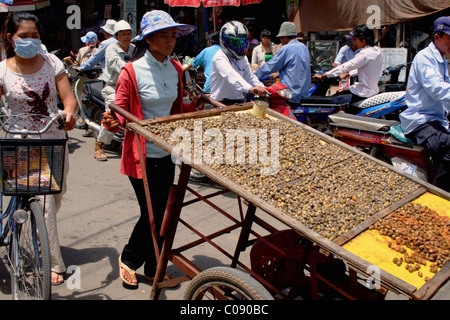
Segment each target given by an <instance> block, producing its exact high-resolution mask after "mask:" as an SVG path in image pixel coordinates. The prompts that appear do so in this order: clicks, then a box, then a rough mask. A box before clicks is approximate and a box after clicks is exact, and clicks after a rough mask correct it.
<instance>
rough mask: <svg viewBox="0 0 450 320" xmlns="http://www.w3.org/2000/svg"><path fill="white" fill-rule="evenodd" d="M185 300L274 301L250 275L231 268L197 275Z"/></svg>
mask: <svg viewBox="0 0 450 320" xmlns="http://www.w3.org/2000/svg"><path fill="white" fill-rule="evenodd" d="M184 299H185V300H273V297H272V295H271V294H270V293H269V292H268V291H267V290H266V288H264V286H263V285H262V284H260V283H259V282H258V281H256V280H255V279H254V278H252V277H251V276H250V275H249V274H248V273H245V272H243V271H240V270H237V269H234V268H231V267H214V268H210V269H207V270H205V271H202V272H200V273H199V274H198V275H196V276H195V277H194V278H193V279H192V281H191V283H190V285H189V287H188V288H187V290H186V293H185V295H184Z"/></svg>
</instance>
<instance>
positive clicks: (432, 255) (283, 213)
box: [112, 103, 450, 299]
mask: <svg viewBox="0 0 450 320" xmlns="http://www.w3.org/2000/svg"><path fill="white" fill-rule="evenodd" d="M252 106H253V105H252V104H251V103H247V104H244V105H242V106H230V107H224V108H217V109H213V110H204V111H199V112H195V113H187V114H180V115H174V116H170V117H166V118H160V119H152V120H142V121H138V119H136V118H133V117H128V115H127V114H126V113H124V112H123V110H121V109H120V108H117V107H116V106H114V105H113V106H112V110H113V111H115V112H118V113H121V114H122V115H123V116H125V117H127V118H128V119H130V121H133V120H134V122H130V123H128V126H127V128H128V129H129V130H131V131H134V132H135V134H136V136H137V137H139V138H140V139H142V138H145V139H146V140H149V141H152V142H154V143H156V144H157V145H159V146H160V147H161V148H163V149H165V150H166V151H169V152H171V153H172V154H173V155H174V156H175V157H176V158H178V159H179V160H181V170H180V174H179V177H178V181H177V183H176V184H174V186H173V189H172V192H171V195H170V198H169V203H168V206H167V209H166V215H165V218H164V222H163V226H162V231H161V234H162V235H163V236H164V238H165V241H164V245H163V248H162V250H161V253H158V268H157V273H156V276H155V283H154V285H153V289H152V293H151V298H152V299H158V297H159V294H160V291H161V290H162V288H164V287H165V286H167V285H169V284H173V283H174V282H180V281H187V280H192V279H193V280H192V283H191V287H190V288H189V289H188V292H189V294H188V295H187V296H186V298H192V299H194V298H195V299H201V298H202V295H203V294H206V292H209V291H211V292H214V297H215V298H217V295H218V294H220V295H221V298H223V299H226V298H227V297H228V296H227V292H229V291H228V290H225V289H224V288H223V285H217V284H215V283H214V281H209V282H208V281H206V282H205V281H202V282H201V283H200V282H199V281H196V280H197V279H198V278H199V277H200V278H201V275H202V274H203V273H204V272H207V271H208V270H201V268H199V267H198V266H197V265H195V263H193V262H192V261H190V260H189V259H188V258H187V257H186V256H185V255H184V254H183V252H184V251H185V250H188V249H190V248H193V247H195V246H199V245H201V244H204V243H208V244H209V245H212V246H213V247H214V248H215V249H217V251H218V253H220V254H223V255H225V256H226V257H227V258H229V260H230V264H229V266H230V268H233V269H239V270H243V271H245V272H246V273H248V274H249V275H251V279H252V281H254V279H256V281H257V282H258V283H260V284H262V285H263V289H262V288H259V292H262V291H265V290H267V292H265V293H269V294H270V295H271V296H273V297H274V298H276V299H292V298H295V297H296V295H298V294H299V292H301V291H302V288H308V290H307V291H308V292H309V294H310V295H311V297H312V298H313V299H318V298H319V296H320V295H319V292H322V291H323V290H328V291H330V290H331V291H333V292H336V293H338V294H340V295H341V296H343V297H345V298H348V299H380V298H381V299H382V298H383V296H384V294H385V293H386V291H387V290H392V291H394V292H396V293H400V294H404V295H406V296H408V297H409V298H411V299H429V298H431V297H432V296H433V295H434V294H435V293H436V292H437V291H438V290H439V288H440V287H441V286H442V285H443V284H445V283H446V282H447V281H448V278H449V276H450V264H449V263H448V260H449V250H450V247H449V238H448V227H449V221H450V205H449V203H450V202H449V200H450V196H449V194H448V193H446V192H444V191H442V190H440V189H438V188H436V187H434V186H432V185H430V184H427V183H424V182H423V181H421V180H419V179H416V178H414V177H412V176H409V175H406V174H404V173H403V172H401V171H399V170H397V169H395V168H393V167H392V166H388V165H386V164H385V163H383V162H381V161H378V160H377V159H375V158H372V157H370V156H368V155H366V154H364V153H362V152H359V151H358V150H356V149H353V148H351V147H349V146H348V145H346V144H343V143H340V142H339V141H338V140H336V139H334V138H331V137H329V136H327V135H324V134H322V133H320V132H318V131H316V130H313V129H312V128H309V127H307V126H305V125H303V124H302V123H300V122H297V121H294V120H292V119H289V118H287V117H285V116H283V115H281V114H279V113H276V112H273V111H271V110H267V115H266V116H265V117H255V116H254V115H253V113H252ZM199 126H201V129H199V128H200V127H199ZM233 130H234V131H233ZM242 130H243V134H244V140H240V142H237V143H235V144H234V147H232V148H231V149H232V150H233V154H234V155H235V156H236V157H235V158H234V160H233V161H232V160H230V159H229V158H227V161H218V159H219V158H217V157H218V156H219V157H220V156H221V154H220V153H221V151H220V150H228V151H230V149H226V147H227V146H224V145H223V144H222V145H220V143H219V146H218V145H217V144H215V145H214V146H215V147H213V146H212V145H211V144H210V142H211V139H209V140H208V139H206V141H205V140H203V141H202V142H201V143H200V144H198V140H196V139H192V140H190V139H189V137H192V138H193V137H194V136H196V137H197V139H198V134H201V136H202V137H206V136H208V137H209V138H211V137H212V136H215V137H221V138H223V135H224V134H229V133H230V132H231V131H233V132H234V133H235V134H236V132H239V133H242ZM248 130H250V131H248ZM259 130H262V131H259ZM264 132H265V133H264ZM255 133H256V134H257V136H258V138H259V139H262V140H264V139H265V142H267V144H265V146H266V147H267V146H270V151H268V149H265V151H264V152H267V153H266V155H267V154H272V155H276V157H273V158H270V157H269V158H265V159H262V158H259V162H258V160H255V158H252V152H257V153H258V154H259V156H260V157H261V156H262V153H260V152H261V148H262V147H263V146H264V144H257V147H256V148H257V150H255V149H254V148H255V144H253V145H252V144H251V143H250V141H251V137H253V136H254V135H255ZM191 134H192V136H191ZM265 134H266V135H265ZM205 135H206V136H205ZM180 136H181V137H184V138H185V139H184V141H185V142H186V141H189V143H188V144H182V145H180V140H179V138H180ZM176 137H178V138H177V139H178V140H177V139H175V138H176ZM269 137H270V138H269ZM225 140H226V139H225ZM225 140H223V141H225ZM262 140H261V141H262ZM194 141H197V142H196V143H194ZM208 141H209V142H208ZM217 141H219V140H216V142H217ZM226 141H228V140H226ZM237 141H238V140H237ZM245 141H247V144H246V143H245ZM261 141H260V142H261ZM191 143H192V144H191ZM180 146H182V147H180ZM190 147H194V148H195V147H197V148H199V149H197V152H198V151H201V152H203V153H202V155H201V161H199V160H200V159H197V161H195V159H194V157H198V156H199V154H198V153H197V152H194V151H193V150H194V149H189V148H190ZM228 147H230V146H228ZM212 150H213V152H212ZM234 151H236V153H234ZM271 152H272V153H271ZM228 155H229V154H228ZM238 155H242V156H244V155H245V156H246V157H247V158H246V159H247V162H246V161H243V160H242V158H241V160H239V157H238ZM244 158H245V157H244ZM252 159H253V160H252ZM239 161H243V162H239ZM191 168H193V169H195V170H198V171H200V172H202V173H203V174H205V175H207V176H208V177H209V178H211V179H213V180H214V181H215V182H216V183H218V184H220V185H221V186H223V188H224V189H223V190H220V191H218V192H215V193H214V194H209V195H201V194H199V193H198V192H195V191H194V190H193V189H192V188H190V187H189V185H188V177H189V172H190V170H191ZM144 179H145V177H144ZM227 191H231V192H233V193H234V194H235V195H236V197H237V202H238V203H237V206H238V208H239V215H238V216H237V217H236V216H233V215H231V214H230V213H228V212H226V211H225V210H224V209H223V208H219V207H217V206H216V205H214V203H213V198H214V196H217V195H219V194H223V193H224V192H227ZM187 192H189V193H192V194H193V195H195V197H196V198H197V199H196V200H190V201H185V196H186V193H187ZM199 202H201V203H205V204H207V205H208V206H210V207H211V208H212V209H214V210H215V211H217V212H218V213H220V214H221V215H223V216H224V217H225V218H226V220H227V221H229V223H223V224H221V225H220V226H218V227H220V228H219V229H218V230H210V232H209V233H206V234H205V233H202V232H200V231H199V230H198V228H196V225H195V222H194V223H190V222H188V221H187V220H186V219H185V217H183V210H182V208H183V207H184V206H186V205H195V204H196V203H199ZM245 206H247V209H246V210H244V207H245ZM149 211H150V212H149V214H150V215H151V214H152V213H151V210H149ZM417 211H420V212H422V213H423V212H425V211H426V212H427V215H428V214H430V217H428V220H427V221H428V222H426V223H427V224H430V226H431V230H434V231H436V232H437V233H439V235H440V236H439V237H438V236H437V234H434V237H433V241H435V242H437V243H438V244H436V245H430V244H429V243H428V240H427V239H428V238H429V237H432V235H431V234H423V233H422V234H421V235H416V237H415V238H414V239H409V238H408V237H407V236H406V235H404V234H403V233H404V232H406V234H414V232H412V231H411V230H406V229H407V226H402V227H401V228H400V227H399V230H396V228H395V222H392V221H391V219H399V218H397V217H396V216H397V215H398V214H401V215H405V214H406V217H405V216H403V218H400V219H403V220H408V221H415V220H414V219H415V218H414V217H415V215H416V212H417ZM405 212H406V213H405ZM423 215H425V214H424V213H423ZM271 219H272V220H273V219H274V220H276V221H277V224H275V223H272V222H270V220H271ZM150 220H151V221H152V219H150ZM394 221H395V220H394ZM417 223H420V222H417ZM422 223H424V222H422ZM180 224H182V225H184V226H186V227H188V228H189V229H190V230H192V232H193V233H195V234H196V235H197V236H198V239H197V240H194V241H192V242H189V243H185V244H183V245H181V246H178V247H174V239H175V238H176V230H177V227H178V225H180ZM410 225H411V226H414V225H415V224H414V223H411V224H410ZM414 228H415V227H414ZM387 229H389V230H387ZM232 231H237V232H238V234H239V236H238V239H237V241H236V246H235V248H234V249H233V250H231V252H227V251H226V249H225V247H224V246H223V245H221V244H220V242H216V240H218V239H219V238H220V237H221V236H222V235H224V234H228V233H230V232H232ZM402 232H403V233H402ZM430 232H432V231H430ZM247 248H250V252H249V255H250V259H249V260H250V264H248V263H244V262H243V261H244V260H246V259H241V258H243V252H245V251H246V249H247ZM399 260H401V261H402V262H401V263H399V262H398V261H399ZM169 261H170V262H172V263H173V264H174V265H175V266H177V267H178V268H179V269H180V270H181V271H183V273H184V274H185V275H186V276H184V277H181V278H178V279H171V280H168V281H163V276H164V274H165V272H166V268H167V264H168V262H169ZM246 261H248V260H246ZM330 270H341V271H342V272H337V273H333V272H331V273H330ZM287 271H289V272H287ZM405 273H406V274H405ZM233 276H235V275H234V274H233ZM208 277H211V275H208ZM204 278H205V277H203V280H204ZM361 279H363V281H366V282H367V283H369V282H371V281H372V285H370V286H369V285H363V286H362V285H361ZM244 280H245V279H244ZM247 280H249V279H247ZM222 282H223V281H222ZM225 282H226V281H225ZM205 283H206V284H205ZM233 283H234V282H233V281H231V280H230V283H229V284H228V285H225V286H226V287H227V286H228V289H230V287H232V288H234V290H236V288H235V285H234V284H233ZM248 283H249V282H247V286H246V287H248V286H249V285H248ZM192 285H194V286H200V287H202V286H203V287H204V288H203V287H202V288H203V289H202V290H200V289H198V288H192ZM244 291H245V290H244ZM242 296H243V297H244V298H247V299H248V297H252V295H245V294H243V295H242ZM257 296H258V297H266V296H267V295H265V294H261V295H257Z"/></svg>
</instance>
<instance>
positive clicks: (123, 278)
mask: <svg viewBox="0 0 450 320" xmlns="http://www.w3.org/2000/svg"><path fill="white" fill-rule="evenodd" d="M122 269H125V270H126V271H127V272H128V273H129V274H130V276H131V277H135V278H136V271H135V270H133V269H131V268H130V267H128V266H127V265H126V264H125V263H123V262H122V259H121V256H119V276H120V279H122V281H123V283H125V284H127V285H129V286H133V287H135V286H137V282H130V281H128V280H127V279H125V277H124V276H123V274H122ZM136 280H137V278H136Z"/></svg>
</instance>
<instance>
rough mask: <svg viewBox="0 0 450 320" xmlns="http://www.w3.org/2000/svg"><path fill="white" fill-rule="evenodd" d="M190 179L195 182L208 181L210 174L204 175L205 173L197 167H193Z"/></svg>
mask: <svg viewBox="0 0 450 320" xmlns="http://www.w3.org/2000/svg"><path fill="white" fill-rule="evenodd" d="M189 180H191V181H193V182H208V181H209V178H208V176H206V175H204V174H203V173H201V172H199V171H197V170H195V169H191V173H190V174H189Z"/></svg>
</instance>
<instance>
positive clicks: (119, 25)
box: [114, 20, 133, 35]
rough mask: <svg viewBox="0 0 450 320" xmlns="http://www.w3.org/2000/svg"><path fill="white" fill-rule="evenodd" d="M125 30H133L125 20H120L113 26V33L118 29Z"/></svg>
mask: <svg viewBox="0 0 450 320" xmlns="http://www.w3.org/2000/svg"><path fill="white" fill-rule="evenodd" d="M125 30H133V29H132V28H131V26H130V24H129V23H128V22H126V21H125V20H120V21H119V22H117V23H116V25H115V26H114V34H115V35H117V33H118V32H119V31H125Z"/></svg>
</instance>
